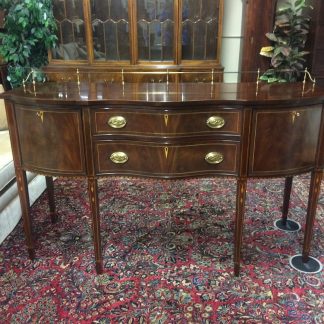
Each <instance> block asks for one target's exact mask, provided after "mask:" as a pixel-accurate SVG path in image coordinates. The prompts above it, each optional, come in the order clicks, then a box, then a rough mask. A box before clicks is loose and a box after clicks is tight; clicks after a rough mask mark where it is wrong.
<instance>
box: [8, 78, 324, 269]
mask: <svg viewBox="0 0 324 324" xmlns="http://www.w3.org/2000/svg"><path fill="white" fill-rule="evenodd" d="M4 96H5V104H6V112H7V116H8V122H9V129H10V136H11V142H12V149H13V156H14V162H15V167H16V175H17V181H18V188H19V195H20V200H21V205H22V211H23V221H24V229H25V233H26V241H27V247H28V251H29V255H30V257H31V258H34V256H35V252H34V239H33V236H32V224H31V217H30V207H29V203H28V201H29V198H28V188H27V184H26V170H30V171H34V172H38V173H41V174H45V175H46V176H47V178H46V180H47V184H48V189H49V191H48V192H49V201H50V212H51V215H52V219H53V221H54V220H55V206H54V197H53V182H52V178H51V177H52V176H69V177H86V178H87V180H88V185H89V186H88V187H89V190H88V192H89V198H90V205H91V216H92V223H93V238H94V250H95V260H96V269H97V272H98V273H101V272H102V255H101V239H100V214H99V201H98V192H97V191H98V189H97V179H98V177H101V176H112V175H118V176H139V177H155V178H163V179H177V178H188V177H203V176H215V177H218V176H224V175H230V176H234V177H236V178H237V196H236V197H237V198H236V218H235V235H234V273H235V275H238V274H239V269H240V251H241V245H242V231H243V222H244V204H245V194H246V184H247V180H248V179H249V178H251V177H278V176H280V177H286V178H287V181H286V189H285V195H284V196H285V203H284V213H283V218H285V217H286V216H287V208H288V203H289V192H290V187H291V186H290V185H291V179H292V176H293V175H296V174H300V173H303V172H311V184H310V194H309V203H308V211H307V216H306V228H305V238H304V245H303V261H304V262H307V261H308V258H309V252H310V244H311V237H312V229H313V224H314V218H315V212H316V204H317V200H318V196H319V192H320V184H321V179H322V174H323V168H324V108H323V102H324V88H320V87H318V86H313V85H311V84H305V85H303V84H302V83H296V84H272V85H268V84H256V83H241V84H223V83H215V84H212V83H211V84H209V85H208V86H207V85H206V84H200V83H169V84H168V83H160V84H152V83H130V84H128V83H124V84H123V83H114V84H110V83H100V82H99V83H87V82H80V83H77V82H70V83H69V82H67V83H64V82H63V83H54V82H53V83H51V82H49V83H44V84H40V85H38V84H36V85H34V86H33V85H27V86H26V88H25V89H24V88H23V87H22V88H18V89H15V90H12V91H9V92H7V93H6V94H5V95H4Z"/></svg>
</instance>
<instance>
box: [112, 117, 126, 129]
mask: <svg viewBox="0 0 324 324" xmlns="http://www.w3.org/2000/svg"><path fill="white" fill-rule="evenodd" d="M126 124H127V121H126V118H125V117H123V116H113V117H110V118H109V120H108V125H109V126H110V127H112V128H123V127H125V126H126Z"/></svg>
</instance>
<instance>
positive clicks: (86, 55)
mask: <svg viewBox="0 0 324 324" xmlns="http://www.w3.org/2000/svg"><path fill="white" fill-rule="evenodd" d="M53 5H54V16H55V19H56V21H57V26H58V31H57V36H58V39H59V42H58V46H57V47H56V48H55V49H53V50H52V52H51V53H50V64H49V66H48V68H47V72H48V74H50V75H51V76H52V78H53V79H56V80H57V79H66V78H69V77H70V78H71V73H72V72H73V71H75V70H76V68H78V69H79V70H80V77H81V78H83V79H84V78H86V79H89V78H90V77H94V78H96V80H98V79H101V80H106V81H107V82H115V81H120V78H121V76H120V71H121V69H124V71H125V78H126V80H125V81H127V82H138V81H143V82H165V81H166V80H165V79H166V76H165V72H166V70H168V71H169V72H171V73H170V78H171V79H170V81H182V82H188V81H191V82H210V81H211V79H212V78H213V79H214V80H215V81H216V80H217V81H222V71H223V69H222V66H221V65H220V48H221V33H222V15H223V0H105V1H102V0H71V1H70V0H54V1H53ZM212 70H213V74H214V75H213V76H212V75H211V71H212ZM127 71H128V72H132V73H127ZM69 72H71V73H69ZM95 72H98V73H95ZM99 72H100V73H99ZM137 72H138V74H137ZM143 72H144V73H143ZM145 72H148V73H147V74H145ZM153 72H157V73H153ZM175 72H180V73H175ZM181 72H182V73H181ZM183 72H187V73H183ZM172 73H173V74H172ZM67 74H70V76H67Z"/></svg>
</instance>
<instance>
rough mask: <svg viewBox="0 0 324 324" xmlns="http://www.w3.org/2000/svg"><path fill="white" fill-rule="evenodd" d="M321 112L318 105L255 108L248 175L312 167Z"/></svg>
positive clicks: (287, 171) (287, 173)
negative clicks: (289, 107) (287, 107)
mask: <svg viewBox="0 0 324 324" xmlns="http://www.w3.org/2000/svg"><path fill="white" fill-rule="evenodd" d="M321 114H322V106H321V105H314V106H309V107H301V108H293V109H284V108H282V109H278V110H276V109H272V110H265V109H260V110H255V111H254V114H253V122H252V125H253V126H252V134H251V149H250V159H249V161H250V163H249V175H250V176H267V175H268V176H277V175H289V174H294V173H299V172H303V171H307V170H309V169H311V168H313V167H314V165H315V161H316V152H317V145H318V139H319V132H320V126H321Z"/></svg>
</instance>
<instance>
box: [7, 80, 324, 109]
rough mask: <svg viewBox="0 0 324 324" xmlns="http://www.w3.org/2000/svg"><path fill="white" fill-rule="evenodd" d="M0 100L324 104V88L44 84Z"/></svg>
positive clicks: (300, 85) (84, 103) (12, 92)
mask: <svg viewBox="0 0 324 324" xmlns="http://www.w3.org/2000/svg"><path fill="white" fill-rule="evenodd" d="M2 97H4V98H6V99H9V100H12V101H14V102H19V101H20V100H23V101H24V102H25V103H26V102H35V103H46V104H51V103H56V104H57V103H58V102H61V103H62V104H63V103H64V105H70V104H72V105H73V104H76V103H77V104H78V105H80V106H87V105H93V104H127V103H129V104H130V103H132V104H135V103H136V102H138V103H140V104H141V105H153V106H164V105H165V104H166V103H168V105H170V106H172V105H173V104H174V105H176V106H179V105H181V104H184V105H185V104H190V103H195V102H199V103H201V104H203V103H206V104H211V103H215V104H224V105H226V104H235V105H240V104H242V105H245V106H246V105H247V104H250V105H258V104H263V105H273V104H289V105H292V104H296V105H298V104H317V103H323V102H324V87H320V86H317V85H312V84H311V83H306V84H305V85H303V83H301V82H300V83H286V84H282V83H281V84H265V83H260V84H256V83H214V84H212V83H125V84H122V83H105V82H84V81H82V82H80V83H77V82H46V83H40V84H39V83H37V84H36V85H32V84H28V85H26V87H25V88H24V87H20V88H16V89H14V90H10V91H8V92H6V93H5V94H3V95H2Z"/></svg>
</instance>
